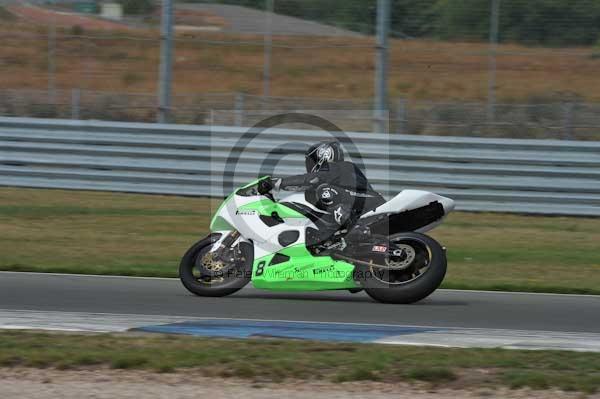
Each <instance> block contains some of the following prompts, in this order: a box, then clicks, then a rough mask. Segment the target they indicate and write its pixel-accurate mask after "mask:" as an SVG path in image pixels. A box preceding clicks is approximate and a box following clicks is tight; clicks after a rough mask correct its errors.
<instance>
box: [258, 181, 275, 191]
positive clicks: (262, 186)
mask: <svg viewBox="0 0 600 399" xmlns="http://www.w3.org/2000/svg"><path fill="white" fill-rule="evenodd" d="M272 189H273V180H272V179H271V178H270V177H267V178H265V179H262V180H261V181H260V182H258V193H259V194H260V195H264V194H268V193H270V192H271V190H272Z"/></svg>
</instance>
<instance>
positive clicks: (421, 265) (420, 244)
mask: <svg viewBox="0 0 600 399" xmlns="http://www.w3.org/2000/svg"><path fill="white" fill-rule="evenodd" d="M389 242H390V248H389V249H388V250H389V251H390V254H389V257H388V259H387V260H386V263H387V264H386V265H385V266H386V267H377V266H376V265H372V266H369V267H366V266H365V267H362V268H360V269H359V271H360V274H361V275H362V276H361V279H360V280H361V283H362V285H363V287H364V289H365V291H366V293H367V294H368V295H369V296H370V297H371V298H373V299H375V300H377V301H379V302H384V303H398V304H409V303H414V302H417V301H420V300H422V299H424V298H426V297H427V296H429V295H431V293H433V292H434V291H435V290H436V289H437V288H438V287H439V286H440V285H441V284H442V281H443V280H444V277H445V275H446V268H447V261H446V253H445V250H444V248H442V246H441V245H440V244H439V243H438V242H437V241H435V240H434V239H433V238H431V237H429V236H427V235H425V234H420V233H412V232H407V233H398V234H394V235H391V236H390V237H389Z"/></svg>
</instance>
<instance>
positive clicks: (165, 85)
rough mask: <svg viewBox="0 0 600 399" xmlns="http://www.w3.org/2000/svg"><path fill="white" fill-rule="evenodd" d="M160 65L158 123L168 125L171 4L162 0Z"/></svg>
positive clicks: (171, 49) (171, 48) (171, 50)
mask: <svg viewBox="0 0 600 399" xmlns="http://www.w3.org/2000/svg"><path fill="white" fill-rule="evenodd" d="M160 21H161V22H160V25H161V27H160V65H159V75H158V123H169V112H170V111H171V69H172V62H173V60H172V58H173V2H172V0H162V14H161V19H160Z"/></svg>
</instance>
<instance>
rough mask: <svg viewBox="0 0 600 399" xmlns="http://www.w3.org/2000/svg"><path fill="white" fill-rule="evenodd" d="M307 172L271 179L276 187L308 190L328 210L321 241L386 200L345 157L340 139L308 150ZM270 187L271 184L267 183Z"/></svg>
mask: <svg viewBox="0 0 600 399" xmlns="http://www.w3.org/2000/svg"><path fill="white" fill-rule="evenodd" d="M305 165H306V172H307V173H306V174H303V175H298V176H290V177H284V178H276V179H272V180H271V184H268V183H267V185H269V186H272V188H274V189H275V190H279V189H282V190H286V191H305V192H306V199H307V201H309V202H311V203H312V204H314V205H315V206H317V207H318V208H319V209H322V210H324V211H326V212H327V213H324V214H322V216H321V218H320V220H319V222H320V223H317V225H318V227H319V236H320V239H319V241H324V240H326V239H327V238H329V237H331V236H332V235H333V234H334V233H336V232H337V231H340V230H343V229H345V228H348V227H350V226H352V225H353V224H354V223H355V222H356V220H357V219H358V218H359V217H360V215H362V214H363V213H365V212H367V211H370V210H372V209H375V208H376V207H378V206H379V205H381V204H383V203H384V202H385V199H384V198H383V197H382V196H381V195H380V194H379V193H378V192H376V191H375V190H374V189H373V187H371V185H370V184H369V182H368V181H367V178H366V177H365V175H364V174H363V173H362V171H361V170H360V169H359V168H358V167H357V166H356V165H355V164H353V163H352V162H349V161H344V153H343V152H342V149H341V146H340V143H339V142H338V141H322V142H318V143H316V144H314V145H312V146H310V147H309V149H308V150H307V151H306V153H305ZM266 188H268V187H266Z"/></svg>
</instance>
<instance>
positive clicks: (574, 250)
mask: <svg viewBox="0 0 600 399" xmlns="http://www.w3.org/2000/svg"><path fill="white" fill-rule="evenodd" d="M219 203H220V201H217V200H208V199H201V198H184V197H173V196H151V195H135V194H118V193H106V192H85V191H61V190H35V189H15V188H1V189H0V232H1V233H0V234H1V235H0V253H1V254H2V256H1V257H0V269H1V270H13V271H41V272H63V273H90V274H121V275H135V276H162V277H175V276H176V275H177V266H178V263H179V260H180V258H181V256H182V255H183V253H184V252H185V251H186V250H187V248H188V247H189V246H190V245H191V244H192V243H194V242H195V241H197V240H199V239H200V238H202V237H203V236H204V235H205V234H206V233H207V228H208V224H209V221H210V216H211V214H212V212H213V211H214V210H216V209H217V207H218V205H219ZM432 235H433V236H434V237H435V238H436V239H438V240H439V241H440V242H442V243H443V244H444V245H445V246H446V247H447V248H448V260H449V266H448V275H447V277H446V280H445V282H444V287H446V288H464V289H486V290H508V291H513V290H516V291H533V292H562V293H582V294H600V251H598V249H599V245H598V243H600V219H598V218H595V219H594V218H574V217H572V218H569V217H541V216H519V215H507V214H486V213H463V212H456V213H453V214H451V215H450V216H449V217H448V219H447V220H446V222H445V223H444V224H443V225H442V226H440V227H439V228H438V229H436V230H434V231H433V232H432Z"/></svg>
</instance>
